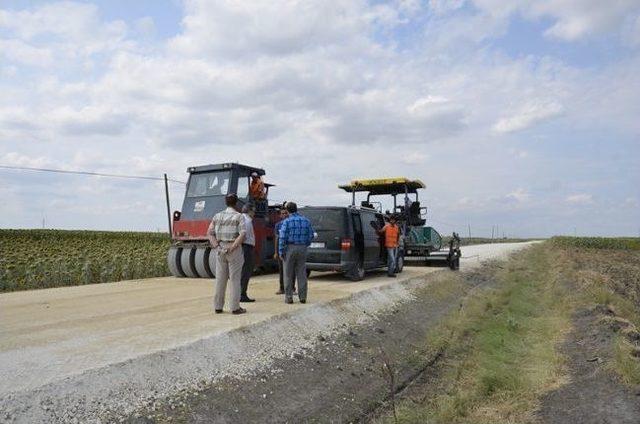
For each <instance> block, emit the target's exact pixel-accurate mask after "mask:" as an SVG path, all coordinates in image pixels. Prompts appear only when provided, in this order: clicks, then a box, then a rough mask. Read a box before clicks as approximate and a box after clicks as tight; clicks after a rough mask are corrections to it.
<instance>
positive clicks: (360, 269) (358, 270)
mask: <svg viewBox="0 0 640 424" xmlns="http://www.w3.org/2000/svg"><path fill="white" fill-rule="evenodd" d="M347 277H348V278H349V279H350V280H351V281H361V280H363V279H364V265H363V264H362V262H358V264H357V265H356V267H355V268H354V269H353V271H352V272H350V273H349V274H348V275H347Z"/></svg>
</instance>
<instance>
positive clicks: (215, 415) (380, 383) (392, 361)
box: [127, 265, 493, 423]
mask: <svg viewBox="0 0 640 424" xmlns="http://www.w3.org/2000/svg"><path fill="white" fill-rule="evenodd" d="M492 269H493V268H492V266H490V265H488V266H485V267H483V268H481V269H479V270H476V271H472V272H467V273H464V274H463V275H462V276H457V275H454V274H452V273H439V274H437V275H435V276H433V277H431V278H429V280H428V281H424V282H422V283H421V284H420V285H419V286H417V287H415V289H414V290H413V298H412V299H411V300H410V301H407V302H404V303H402V304H401V305H397V306H395V307H393V308H392V309H391V310H389V311H386V312H385V313H383V314H381V315H379V316H377V317H376V318H375V319H373V320H371V321H368V322H366V323H364V324H361V325H353V326H348V327H347V326H345V327H344V331H342V332H341V333H338V334H333V335H323V334H319V335H318V336H317V337H316V339H315V340H314V343H313V344H312V345H311V346H309V347H308V348H305V349H302V350H300V351H297V352H293V353H292V354H291V355H290V356H288V357H286V358H280V359H278V360H276V361H274V363H273V364H272V365H271V366H270V367H269V369H266V370H264V371H262V372H258V373H255V374H253V375H250V376H247V377H245V378H226V379H224V380H223V381H220V382H217V383H216V384H215V385H212V386H210V387H207V388H204V389H203V390H201V391H198V392H197V393H192V394H187V395H185V396H183V397H181V398H176V399H172V400H171V401H169V402H160V403H158V404H156V405H154V407H153V408H151V409H147V410H141V411H136V413H135V414H132V415H131V416H130V417H129V419H128V420H127V422H130V423H142V422H189V423H211V422H215V423H238V422H246V423H250V422H260V423H343V422H344V423H346V422H355V421H366V420H368V416H369V414H370V412H371V411H374V410H376V408H378V407H379V406H380V405H381V404H382V403H383V402H385V401H386V400H387V399H388V398H389V396H390V391H389V381H388V379H387V378H386V377H385V374H384V373H383V366H384V365H385V364H388V365H389V366H391V367H392V368H393V369H394V370H395V372H396V381H395V382H394V385H395V390H399V389H400V388H402V387H403V386H404V385H406V384H408V383H409V382H411V381H413V380H414V379H415V378H416V377H417V376H419V375H422V374H423V372H424V371H425V369H427V368H436V367H437V366H438V365H437V364H438V361H439V359H440V354H439V353H438V352H429V353H428V354H426V352H425V351H424V340H425V338H426V337H427V334H428V333H429V331H430V330H431V329H432V328H433V327H434V325H436V323H438V322H439V320H440V319H441V318H442V317H443V316H445V315H446V314H447V313H449V312H450V311H451V310H452V309H455V308H457V307H458V306H459V300H460V299H462V298H463V297H464V296H465V295H466V294H467V293H468V292H469V291H470V290H472V289H474V288H475V289H482V288H483V287H486V286H489V285H490V284H491V283H492V282H493V280H492V279H491V278H489V277H488V276H489V275H490V274H491V273H492ZM289 331H290V332H292V333H296V331H297V328H296V326H295V325H293V326H291V328H290V329H289Z"/></svg>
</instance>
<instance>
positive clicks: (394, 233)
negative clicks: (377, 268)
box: [378, 215, 400, 278]
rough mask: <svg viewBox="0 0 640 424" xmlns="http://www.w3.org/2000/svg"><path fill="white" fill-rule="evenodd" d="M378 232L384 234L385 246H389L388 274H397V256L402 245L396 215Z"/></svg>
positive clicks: (390, 275) (393, 275)
mask: <svg viewBox="0 0 640 424" xmlns="http://www.w3.org/2000/svg"><path fill="white" fill-rule="evenodd" d="M378 234H381V235H384V247H386V248H387V276H389V277H392V278H395V276H396V257H397V256H398V246H399V245H400V227H398V224H396V217H395V216H394V215H391V216H390V217H389V222H388V223H387V224H385V226H384V227H382V228H381V229H380V230H379V231H378Z"/></svg>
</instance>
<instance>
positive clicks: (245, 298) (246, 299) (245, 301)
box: [240, 296, 256, 303]
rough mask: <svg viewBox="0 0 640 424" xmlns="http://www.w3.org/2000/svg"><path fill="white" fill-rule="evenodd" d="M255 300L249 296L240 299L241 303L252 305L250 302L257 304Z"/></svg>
mask: <svg viewBox="0 0 640 424" xmlns="http://www.w3.org/2000/svg"><path fill="white" fill-rule="evenodd" d="M255 301H256V300H255V299H251V298H250V297H249V296H241V297H240V302H244V303H250V302H255Z"/></svg>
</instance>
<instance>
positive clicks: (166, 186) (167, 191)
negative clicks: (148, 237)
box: [164, 174, 172, 238]
mask: <svg viewBox="0 0 640 424" xmlns="http://www.w3.org/2000/svg"><path fill="white" fill-rule="evenodd" d="M164 196H165V199H166V201H167V222H168V223H169V238H171V234H172V232H171V204H170V203H169V180H168V178H167V174H164Z"/></svg>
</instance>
